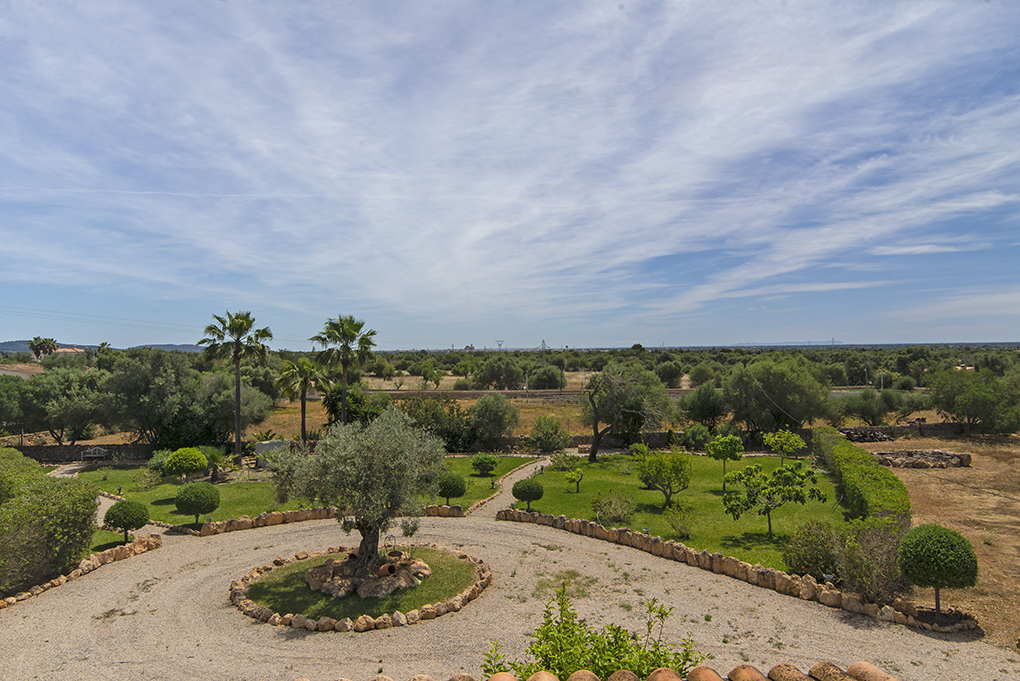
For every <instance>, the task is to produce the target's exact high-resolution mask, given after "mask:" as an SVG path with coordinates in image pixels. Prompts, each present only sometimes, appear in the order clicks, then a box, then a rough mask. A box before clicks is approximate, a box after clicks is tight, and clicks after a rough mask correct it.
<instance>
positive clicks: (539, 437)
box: [528, 416, 570, 453]
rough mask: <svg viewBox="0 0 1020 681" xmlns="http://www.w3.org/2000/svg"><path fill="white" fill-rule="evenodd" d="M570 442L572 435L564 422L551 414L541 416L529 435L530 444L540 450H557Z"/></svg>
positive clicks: (536, 420)
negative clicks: (568, 433)
mask: <svg viewBox="0 0 1020 681" xmlns="http://www.w3.org/2000/svg"><path fill="white" fill-rule="evenodd" d="M568 444H570V436H569V435H567V431H565V430H564V429H563V424H562V423H560V422H559V420H558V419H554V418H552V417H551V416H539V417H538V418H537V419H535V425H534V426H532V429H531V435H529V436H528V445H529V446H530V447H533V448H534V449H537V450H538V451H540V452H546V453H548V452H555V451H556V450H558V449H563V448H564V447H566V446H567V445H568Z"/></svg>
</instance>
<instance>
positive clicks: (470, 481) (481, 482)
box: [434, 456, 534, 511]
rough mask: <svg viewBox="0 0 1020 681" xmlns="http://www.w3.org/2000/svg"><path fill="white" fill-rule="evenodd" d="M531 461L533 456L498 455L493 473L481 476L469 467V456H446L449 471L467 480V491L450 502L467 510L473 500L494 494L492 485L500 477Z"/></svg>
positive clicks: (494, 490) (438, 501)
mask: <svg viewBox="0 0 1020 681" xmlns="http://www.w3.org/2000/svg"><path fill="white" fill-rule="evenodd" d="M532 461H534V458H533V457H529V456H501V457H499V465H498V466H496V470H495V471H493V474H492V475H491V476H487V477H482V476H480V475H478V474H477V473H475V471H474V469H473V468H471V457H470V456H449V457H447V458H446V463H447V464H448V465H449V467H450V471H451V472H453V473H457V474H458V475H462V476H464V480H466V481H467V492H466V493H465V494H464V496H462V497H457V498H456V499H450V503H451V504H460V505H461V506H462V507H463V508H464V510H465V511H466V510H468V509H469V508H470V507H471V505H472V504H474V503H475V502H477V501H481V500H482V499H487V498H489V497H491V496H492V495H493V494H495V493H496V491H497V490H496V489H493V487H492V485H493V484H494V483H495V482H496V481H498V480H499V479H500V478H501V477H503V476H504V475H506V474H507V473H509V472H510V471H512V470H513V469H515V468H517V467H518V466H523V465H524V464H526V463H530V462H532ZM434 501H435V503H439V504H443V503H446V499H435V500H434Z"/></svg>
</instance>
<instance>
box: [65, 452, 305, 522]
mask: <svg viewBox="0 0 1020 681" xmlns="http://www.w3.org/2000/svg"><path fill="white" fill-rule="evenodd" d="M143 470H144V466H130V467H124V468H119V467H118V468H111V469H109V470H103V469H99V470H92V471H85V472H82V473H80V474H79V477H82V478H85V479H87V480H91V481H92V482H94V483H96V484H97V485H98V486H99V488H100V489H102V490H103V491H105V492H111V493H113V494H116V493H117V486H118V485H121V486H123V490H122V491H121V496H123V497H124V498H126V499H130V500H132V501H140V502H142V503H143V504H148V506H149V518H150V519H151V520H159V521H161V522H164V523H170V524H172V525H191V524H193V523H194V520H195V516H193V515H190V516H189V515H184V514H181V513H178V512H177V509H176V507H175V506H174V498H175V497H176V496H177V490H178V488H179V487H180V486H181V482H180V480H179V479H178V478H177V477H176V476H167V477H164V478H162V480H161V482H160V483H159V484H158V485H156V486H155V487H153V488H152V489H145V487H144V486H143V485H141V484H139V482H138V481H137V479H136V478H137V476H138V475H139V474H140V472H141V471H143ZM103 477H106V480H103V479H102V478H103ZM216 488H217V489H218V490H219V491H220V507H219V508H218V509H216V510H215V511H213V512H212V513H210V514H208V515H203V516H202V517H201V518H199V522H204V521H205V519H206V518H207V517H211V518H212V519H213V520H232V519H234V518H239V517H240V516H242V515H246V516H249V517H251V518H254V517H255V516H257V515H258V514H259V513H262V512H264V511H286V510H290V509H296V508H310V507H312V506H316V505H318V504H314V503H312V502H310V501H308V500H307V499H291V500H290V501H289V502H287V503H286V504H280V503H278V502H277V501H276V491H275V489H274V488H273V485H272V484H271V483H269V482H234V483H230V484H223V485H217V486H216Z"/></svg>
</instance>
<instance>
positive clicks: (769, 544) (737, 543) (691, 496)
mask: <svg viewBox="0 0 1020 681" xmlns="http://www.w3.org/2000/svg"><path fill="white" fill-rule="evenodd" d="M749 463H758V464H761V465H762V468H763V469H764V471H765V472H766V473H767V472H769V471H772V470H773V469H775V468H777V467H778V466H779V459H778V458H773V457H765V458H757V457H756V458H753V459H750V458H747V459H742V460H740V461H735V462H734V461H730V462H728V463H727V465H726V472H727V473H729V472H730V471H734V470H740V469H742V468H744V466H746V465H748V464H749ZM804 465H805V466H809V465H810V462H809V461H804ZM692 468H693V475H692V476H691V486H690V487H689V488H688V489H686V490H684V491H683V492H680V493H679V494H677V495H676V496H674V500H675V501H680V502H683V503H686V504H689V505H690V506H691V507H692V508H693V512H694V516H693V517H694V520H693V525H692V531H691V537H690V538H689V539H684V540H682V541H683V543H684V544H686V545H688V546H690V547H692V548H695V549H697V550H699V551H700V550H702V549H707V550H708V551H710V552H713V553H714V552H716V551H719V552H721V553H723V554H726V555H729V556H735V557H737V558H740V559H741V560H745V561H747V562H749V563H752V564H754V563H761V564H762V565H765V566H769V567H775V568H777V569H785V568H784V564H783V559H782V554H781V551H782V547H783V546H784V545H785V543H786V541H787V539H788V538H789V536H790V535H791V534H792V533H793V531H794V530H795V529H796V528H797V527H798V526H799V525H801V524H803V523H805V522H808V521H810V520H828V521H831V522H833V523H834V524H835V523H838V522H840V521H841V520H842V517H843V513H842V512H843V508H842V507H840V506H839V505H837V504H836V494H835V490H834V487H833V485H832V482H831V481H829V480H828V479H827V478H826V477H825V476H822V475H819V476H818V487H819V489H821V490H822V491H823V492H824V493H825V495H826V499H827V501H826V503H824V504H823V503H819V502H817V501H809V502H808V503H807V504H806V505H803V506H801V505H800V504H792V503H791V504H787V505H785V506H783V507H781V508H779V509H777V510H776V511H773V513H772V529H773V532H774V534H775V538H774V539H772V540H770V539H769V538H768V524H767V521H766V518H765V516H758V515H756V514H755V512H754V511H751V512H750V513H749V514H748V515H743V516H741V518H740V520H739V521H735V520H733V518H732V517H731V516H729V515H726V513H725V512H724V510H723V503H722V496H723V493H722V463H721V462H719V461H716V460H715V459H711V458H708V457H705V456H694V457H692ZM581 470H582V471H583V472H584V479H583V480H582V481H581V492H580V494H578V493H576V492H575V491H574V489H575V486H574V485H572V484H568V483H567V482H566V481H565V480H564V479H563V476H564V475H565V473H564V472H563V471H550V470H546V471H545V473H543V474H540V475H538V476H537V478H538V480H539V481H540V482H541V483H542V485H543V486H544V487H545V494H544V495H543V497H542V499H540V500H539V501H533V502H532V503H531V510H533V511H538V512H540V513H547V514H551V515H561V514H562V515H565V516H566V517H568V518H587V519H590V520H600V521H601V522H602V524H603V525H606V526H611V525H614V523H610V522H609V521H607V520H602V519H601V518H596V517H595V513H594V512H593V511H592V508H591V500H592V497H593V496H594V495H595V493H596V492H597V491H600V490H601V491H602V492H603V494H605V493H607V492H610V491H613V490H622V491H624V492H625V493H626V494H628V495H631V496H632V498H633V499H634V501H635V502H636V504H637V509H636V511H635V513H634V514H633V515H632V516H631V518H630V520H629V521H628V522H626V523H619V525H620V526H624V525H625V526H627V527H629V528H630V529H631V530H636V531H641V530H643V529H645V528H648V530H649V532H650V533H651V534H653V535H658V536H660V537H662V538H663V539H676V537H675V536H674V534H673V530H672V528H671V527H670V526H669V524H668V523H666V521H665V520H664V519H663V517H662V502H663V495H662V493H661V492H658V491H655V490H649V489H645V488H644V487H643V485H642V484H641V481H640V480H639V479H638V474H637V463H636V461H635V460H634V458H633V457H632V456H630V455H629V454H620V455H615V456H601V457H599V460H598V462H596V463H594V464H591V463H588V462H587V460H585V461H584V463H582V464H581ZM517 507H518V508H524V504H523V502H519V503H518V504H517Z"/></svg>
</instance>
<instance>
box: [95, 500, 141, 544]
mask: <svg viewBox="0 0 1020 681" xmlns="http://www.w3.org/2000/svg"><path fill="white" fill-rule="evenodd" d="M148 522H149V507H148V506H146V505H145V504H143V503H141V502H140V501H127V500H123V501H118V502H117V503H116V504H114V505H113V506H111V507H110V508H109V509H107V511H106V515H104V516H103V523H105V524H106V525H109V526H110V527H116V528H117V529H119V530H124V543H125V544H127V543H128V541H129V539H128V532H130V531H131V530H138V529H141V528H143V527H145V526H146V525H147V524H148Z"/></svg>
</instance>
